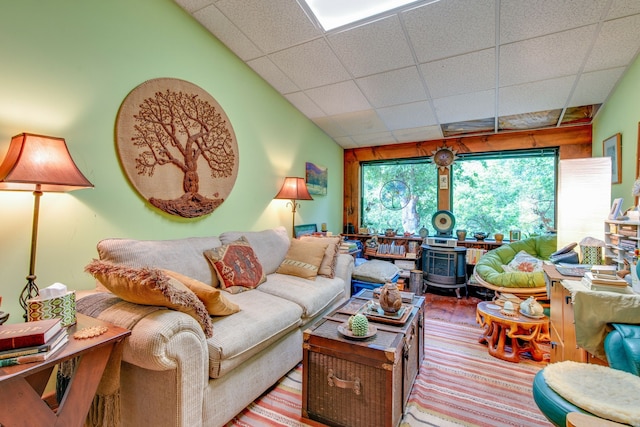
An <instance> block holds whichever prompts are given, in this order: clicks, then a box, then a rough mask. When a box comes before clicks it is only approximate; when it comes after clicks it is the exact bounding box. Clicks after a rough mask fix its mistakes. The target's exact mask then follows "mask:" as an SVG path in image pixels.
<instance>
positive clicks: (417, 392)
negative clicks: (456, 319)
mask: <svg viewBox="0 0 640 427" xmlns="http://www.w3.org/2000/svg"><path fill="white" fill-rule="evenodd" d="M480 334H481V329H480V328H479V327H478V326H470V325H463V324H454V323H449V322H446V321H442V320H435V319H426V321H425V359H424V362H423V364H422V367H421V368H420V373H419V374H418V378H417V379H416V382H415V384H414V386H413V390H412V391H411V395H410V397H409V403H408V405H407V410H406V412H405V415H404V417H403V419H402V422H401V423H400V425H401V426H402V427H408V426H435V427H448V426H470V427H476V426H486V427H503V426H519V427H538V426H540V427H549V426H551V424H550V423H549V422H548V421H547V420H546V418H545V417H544V416H543V415H542V414H541V413H540V411H539V410H538V408H537V406H536V405H535V403H534V401H533V397H532V395H531V383H532V381H533V376H534V375H535V373H536V372H537V371H538V370H539V369H541V368H542V367H544V364H543V363H537V362H533V361H528V360H524V361H521V362H520V363H510V362H505V361H502V360H499V359H496V358H494V357H492V356H490V355H489V354H488V353H487V349H486V347H485V346H484V345H482V344H479V343H478V338H479V336H480ZM301 394H302V365H298V366H297V367H296V368H295V369H293V370H291V371H290V372H289V373H288V374H287V375H286V376H285V377H283V378H282V379H281V380H280V381H279V382H278V384H276V386H275V387H273V388H272V389H271V390H270V391H269V392H267V393H265V394H264V395H263V396H261V397H260V398H259V399H257V400H256V401H255V402H253V403H252V404H251V405H249V406H248V407H247V408H246V409H245V410H244V411H242V412H241V413H240V414H238V415H237V416H236V417H235V418H234V419H233V420H232V421H231V422H229V423H228V424H227V427H231V426H242V427H263V426H264V427H266V426H293V427H297V426H321V425H322V424H320V423H316V422H314V421H310V420H306V419H303V418H302V416H301V408H302V402H301Z"/></svg>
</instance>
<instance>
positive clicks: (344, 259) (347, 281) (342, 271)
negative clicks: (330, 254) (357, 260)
mask: <svg viewBox="0 0 640 427" xmlns="http://www.w3.org/2000/svg"><path fill="white" fill-rule="evenodd" d="M353 269H354V260H353V257H352V256H351V255H349V254H338V260H337V261H336V277H340V278H341V279H342V280H343V281H344V294H345V296H346V297H347V298H349V297H350V296H351V274H352V273H353Z"/></svg>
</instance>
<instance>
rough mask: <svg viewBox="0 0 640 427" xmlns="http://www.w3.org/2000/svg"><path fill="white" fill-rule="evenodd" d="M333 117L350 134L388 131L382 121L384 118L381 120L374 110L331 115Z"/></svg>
mask: <svg viewBox="0 0 640 427" xmlns="http://www.w3.org/2000/svg"><path fill="white" fill-rule="evenodd" d="M331 118H332V119H333V120H334V121H335V122H336V123H337V124H338V125H339V126H340V127H341V128H342V129H344V130H345V131H346V132H347V134H348V135H361V134H365V133H381V132H386V131H387V128H386V127H385V126H384V123H382V120H380V118H379V117H378V115H377V114H376V112H375V111H374V110H366V111H356V112H353V113H345V114H340V115H337V116H331Z"/></svg>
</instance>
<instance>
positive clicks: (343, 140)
mask: <svg viewBox="0 0 640 427" xmlns="http://www.w3.org/2000/svg"><path fill="white" fill-rule="evenodd" d="M333 140H334V141H335V142H337V143H338V145H339V146H341V147H342V148H358V144H356V143H355V142H354V141H353V139H351V138H350V137H340V138H333Z"/></svg>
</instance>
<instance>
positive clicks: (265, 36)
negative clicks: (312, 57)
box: [216, 0, 322, 53]
mask: <svg viewBox="0 0 640 427" xmlns="http://www.w3.org/2000/svg"><path fill="white" fill-rule="evenodd" d="M216 6H217V7H218V8H219V9H220V10H221V11H222V12H223V13H224V14H225V15H226V16H227V17H228V18H229V19H230V20H231V21H233V22H234V23H235V24H236V25H237V26H238V27H240V28H242V29H243V31H244V33H245V35H246V36H247V37H249V38H250V39H251V40H252V41H253V42H254V43H255V44H256V45H257V46H258V47H259V48H260V49H262V51H264V52H265V53H271V52H275V51H277V50H281V49H284V48H287V47H289V46H292V45H295V44H298V43H302V42H306V41H308V40H311V39H313V38H316V37H319V36H321V35H322V32H321V31H320V30H319V29H318V28H316V27H315V25H314V24H313V23H312V22H311V21H310V20H309V18H308V17H307V15H306V13H305V12H304V10H302V8H301V7H300V6H299V5H298V3H297V2H296V0H269V1H263V0H242V1H237V0H220V1H218V2H216Z"/></svg>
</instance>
